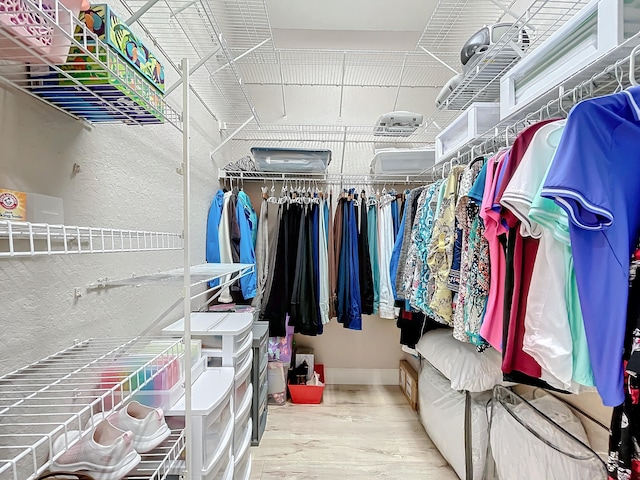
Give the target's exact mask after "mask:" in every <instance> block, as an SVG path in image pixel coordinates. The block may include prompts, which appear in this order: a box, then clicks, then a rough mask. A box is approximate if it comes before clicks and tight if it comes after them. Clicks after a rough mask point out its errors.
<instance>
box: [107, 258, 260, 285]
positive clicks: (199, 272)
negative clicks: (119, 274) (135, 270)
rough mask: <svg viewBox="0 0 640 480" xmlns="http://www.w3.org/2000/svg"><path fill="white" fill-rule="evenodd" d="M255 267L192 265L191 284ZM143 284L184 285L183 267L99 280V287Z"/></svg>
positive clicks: (250, 270)
mask: <svg viewBox="0 0 640 480" xmlns="http://www.w3.org/2000/svg"><path fill="white" fill-rule="evenodd" d="M254 268H255V266H254V265H252V264H245V263H204V264H202V265H194V266H192V267H191V268H190V273H191V286H192V287H196V286H198V285H202V284H205V283H207V282H211V281H214V280H220V279H224V278H227V277H229V276H233V277H235V278H234V279H235V280H237V279H238V278H240V277H242V276H244V275H247V274H248V273H250V272H252V271H253V269H254ZM125 285H130V286H136V287H139V286H143V285H160V286H168V287H176V286H179V287H182V286H183V285H184V269H183V268H176V269H175V270H168V271H166V272H158V273H152V274H149V275H140V276H136V277H131V278H124V279H120V280H109V279H106V280H104V281H103V282H100V286H101V287H119V286H125Z"/></svg>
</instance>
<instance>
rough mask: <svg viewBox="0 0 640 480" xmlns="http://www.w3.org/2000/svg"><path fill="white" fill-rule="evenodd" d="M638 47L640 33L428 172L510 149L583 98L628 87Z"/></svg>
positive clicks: (638, 70) (638, 72)
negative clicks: (536, 125)
mask: <svg viewBox="0 0 640 480" xmlns="http://www.w3.org/2000/svg"><path fill="white" fill-rule="evenodd" d="M638 45H640V32H638V33H637V34H636V35H634V36H633V37H631V38H629V39H628V40H626V41H625V42H624V43H622V44H621V45H620V46H618V47H616V48H615V49H613V50H611V51H610V52H608V53H606V54H604V55H602V56H601V57H600V58H599V59H598V60H596V61H595V62H593V63H591V64H590V65H588V66H587V67H585V68H583V69H582V70H580V71H579V72H577V73H576V74H575V75H573V76H572V77H571V78H569V79H567V80H566V81H565V82H563V84H562V85H560V86H559V87H555V88H552V89H550V90H549V91H547V92H546V93H545V94H543V95H540V96H539V97H538V98H537V99H536V100H534V101H533V102H531V103H530V104H528V105H527V107H526V108H525V109H523V110H522V111H520V112H516V113H515V114H513V115H511V116H510V117H509V118H507V119H505V120H502V121H501V122H500V123H499V124H498V125H496V127H494V128H492V129H491V130H489V131H486V132H484V133H483V134H481V135H479V136H478V137H476V138H474V139H473V140H471V141H469V142H468V143H466V144H465V145H463V146H461V147H460V148H459V149H457V152H456V153H455V154H451V155H448V156H446V157H445V158H443V159H442V160H440V161H439V162H437V163H436V164H435V165H434V166H433V167H432V168H431V169H429V171H431V172H439V171H440V170H441V169H443V168H444V166H445V165H447V164H449V163H465V162H468V161H471V160H472V159H473V158H474V157H475V156H477V155H487V154H491V153H494V152H496V151H497V150H499V149H500V148H503V147H508V146H510V145H511V144H512V143H513V141H514V140H515V138H516V137H517V135H518V133H520V131H522V130H523V129H524V128H526V127H527V126H529V125H530V124H531V123H532V122H536V121H541V120H544V119H548V118H560V117H566V116H567V115H568V112H569V111H570V110H571V108H572V107H573V106H574V105H575V104H577V103H579V102H580V101H582V100H584V99H587V98H593V97H597V96H601V95H608V94H611V93H615V92H617V91H620V90H622V89H623V88H626V87H628V86H629V85H630V81H629V69H630V58H631V56H635V58H636V70H635V77H636V78H640V62H639V61H638V59H639V57H640V51H635V52H634V48H636V47H637V46H638Z"/></svg>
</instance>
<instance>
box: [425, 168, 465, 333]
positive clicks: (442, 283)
mask: <svg viewBox="0 0 640 480" xmlns="http://www.w3.org/2000/svg"><path fill="white" fill-rule="evenodd" d="M464 168H465V167H462V166H456V167H454V168H453V171H452V172H451V174H450V175H449V177H448V178H447V182H446V187H445V190H444V196H443V198H442V202H441V205H440V208H439V214H438V217H437V218H436V221H435V222H434V224H433V233H432V234H431V242H430V244H429V250H430V251H429V254H428V255H427V264H428V265H429V269H430V270H431V272H432V277H433V278H434V280H435V288H434V292H433V296H432V297H431V300H430V302H429V307H430V308H431V310H432V311H433V312H434V313H435V314H436V315H437V316H438V317H439V318H440V319H442V321H443V322H444V323H446V324H447V325H451V324H452V321H453V318H452V316H453V309H452V305H451V303H452V300H453V298H452V293H451V290H449V288H448V287H447V280H448V278H449V272H450V270H451V265H452V263H453V249H454V244H455V241H456V235H457V232H456V215H455V209H456V202H457V195H456V192H457V191H458V183H459V181H460V175H461V174H462V172H463V171H464Z"/></svg>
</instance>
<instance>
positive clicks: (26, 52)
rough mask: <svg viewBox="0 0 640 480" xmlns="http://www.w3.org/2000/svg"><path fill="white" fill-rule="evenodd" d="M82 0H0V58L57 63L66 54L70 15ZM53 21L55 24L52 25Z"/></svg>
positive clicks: (85, 4) (75, 13)
mask: <svg viewBox="0 0 640 480" xmlns="http://www.w3.org/2000/svg"><path fill="white" fill-rule="evenodd" d="M88 6H89V2H87V1H86V0H41V3H40V2H36V6H33V4H31V3H29V2H26V1H25V0H0V29H1V30H2V32H3V34H0V58H3V59H6V60H13V61H17V62H22V63H38V64H60V63H64V62H65V61H66V59H67V55H68V54H69V47H70V46H71V40H70V38H69V36H68V35H70V34H71V33H72V30H73V19H74V18H77V17H78V13H80V10H81V9H82V8H87V7H88ZM54 24H56V25H59V26H55V27H54V26H53V25H54Z"/></svg>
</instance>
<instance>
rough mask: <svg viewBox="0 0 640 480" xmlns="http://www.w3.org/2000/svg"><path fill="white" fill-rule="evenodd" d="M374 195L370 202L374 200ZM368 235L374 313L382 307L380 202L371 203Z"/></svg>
mask: <svg viewBox="0 0 640 480" xmlns="http://www.w3.org/2000/svg"><path fill="white" fill-rule="evenodd" d="M374 200H375V199H374V198H373V197H370V198H369V202H372V201H374ZM367 226H368V230H367V231H368V237H369V259H370V261H371V274H372V277H373V314H374V315H375V314H377V313H378V309H379V308H380V265H379V263H378V203H377V201H375V203H374V204H373V205H369V211H368V223H367Z"/></svg>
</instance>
